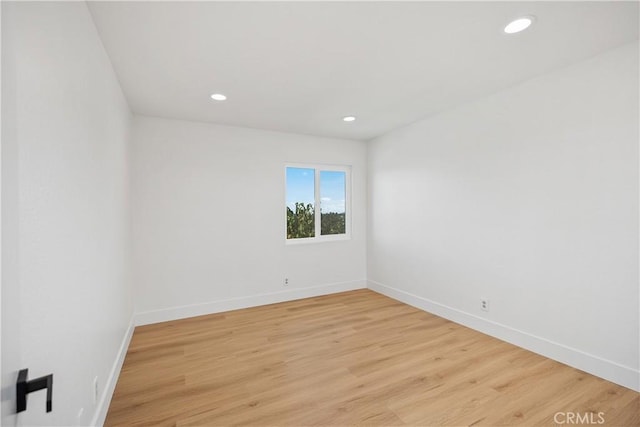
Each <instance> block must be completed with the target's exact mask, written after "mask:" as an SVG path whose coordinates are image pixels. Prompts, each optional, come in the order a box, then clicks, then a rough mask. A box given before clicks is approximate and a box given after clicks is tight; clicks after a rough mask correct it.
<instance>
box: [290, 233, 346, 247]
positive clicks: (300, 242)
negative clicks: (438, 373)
mask: <svg viewBox="0 0 640 427" xmlns="http://www.w3.org/2000/svg"><path fill="white" fill-rule="evenodd" d="M345 240H351V236H350V235H348V234H339V235H333V236H322V237H308V238H305V239H286V240H285V245H287V246H296V245H310V244H311V245H312V244H315V243H327V242H341V241H345Z"/></svg>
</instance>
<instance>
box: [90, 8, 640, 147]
mask: <svg viewBox="0 0 640 427" xmlns="http://www.w3.org/2000/svg"><path fill="white" fill-rule="evenodd" d="M89 7H90V10H91V13H92V15H93V17H94V20H95V23H96V25H97V27H98V31H99V33H100V35H101V37H102V40H103V42H104V45H105V48H106V50H107V52H108V54H109V56H110V57H111V60H112V62H113V65H114V67H115V70H116V73H117V75H118V77H119V79H120V82H121V84H122V88H123V90H124V92H125V95H126V96H127V99H128V101H129V103H130V105H131V108H132V109H133V111H134V112H135V113H138V114H143V115H149V116H158V117H166V118H176V119H187V120H196V121H206V122H213V123H219V124H229V125H236V126H246V127H252V128H259V129H270V130H280V131H286V132H295V133H303V134H310V135H320V136H331V137H340V138H349V139H364V140H366V139H370V138H372V137H375V136H378V135H380V134H383V133H385V132H388V131H389V130H391V129H394V128H396V127H398V126H402V125H405V124H408V123H411V122H414V121H416V120H419V119H421V118H424V117H426V116H429V115H432V114H434V113H437V112H439V111H442V110H444V109H446V108H450V107H452V106H455V105H457V104H460V103H463V102H466V101H469V100H472V99H474V98H477V97H480V96H483V95H487V94H490V93H493V92H496V91H499V90H501V89H504V88H507V87H509V86H512V85H514V84H516V83H518V82H521V81H524V80H527V79H529V78H532V77H534V76H537V75H540V74H542V73H545V72H547V71H550V70H552V69H555V68H559V67H562V66H565V65H568V64H571V63H574V62H577V61H579V60H582V59H586V58H588V57H590V56H593V55H595V54H597V53H599V52H602V51H605V50H608V49H611V48H613V47H615V46H618V45H621V44H624V43H627V42H630V41H633V40H637V39H638V3H637V2H477V1H476V2H324V3H322V2H296V3H294V2H236V3H232V2H90V3H89ZM521 15H535V16H536V17H537V20H536V23H535V24H534V26H533V27H531V28H530V29H529V30H527V31H525V32H523V33H519V34H515V35H506V34H504V33H503V32H502V29H503V27H504V26H505V25H506V24H507V23H508V22H509V21H510V20H511V19H513V18H515V17H518V16H521ZM585 90H588V88H585ZM214 92H219V93H223V94H225V95H227V96H228V100H227V101H224V102H214V101H212V100H211V99H210V98H209V95H210V94H211V93H214ZM346 115H355V116H357V117H358V120H357V121H355V122H353V123H344V122H343V121H342V120H341V118H342V117H343V116H346Z"/></svg>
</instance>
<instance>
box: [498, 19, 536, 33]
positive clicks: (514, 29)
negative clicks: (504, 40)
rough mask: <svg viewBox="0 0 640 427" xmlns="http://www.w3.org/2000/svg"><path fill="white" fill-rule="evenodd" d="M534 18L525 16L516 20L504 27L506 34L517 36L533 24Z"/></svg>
mask: <svg viewBox="0 0 640 427" xmlns="http://www.w3.org/2000/svg"><path fill="white" fill-rule="evenodd" d="M533 19H534V18H533V16H523V17H520V18H518V19H514V20H513V21H511V22H509V24H507V26H506V27H504V32H505V33H507V34H515V33H519V32H520V31H524V30H526V29H527V28H529V27H530V26H531V24H533Z"/></svg>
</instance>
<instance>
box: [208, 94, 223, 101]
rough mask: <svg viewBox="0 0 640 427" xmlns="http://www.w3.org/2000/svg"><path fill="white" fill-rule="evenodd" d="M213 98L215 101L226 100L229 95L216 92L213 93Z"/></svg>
mask: <svg viewBox="0 0 640 427" xmlns="http://www.w3.org/2000/svg"><path fill="white" fill-rule="evenodd" d="M211 99H213V100H214V101H224V100H225V99H227V97H226V96H224V95H223V94H221V93H214V94H213V95H211Z"/></svg>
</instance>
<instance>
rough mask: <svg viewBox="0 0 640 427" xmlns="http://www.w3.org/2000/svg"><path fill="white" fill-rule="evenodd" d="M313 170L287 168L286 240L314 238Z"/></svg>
mask: <svg viewBox="0 0 640 427" xmlns="http://www.w3.org/2000/svg"><path fill="white" fill-rule="evenodd" d="M314 204H315V170H314V169H307V168H289V167H288V168H287V239H301V238H306V237H315V235H316V229H315V206H314Z"/></svg>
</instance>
